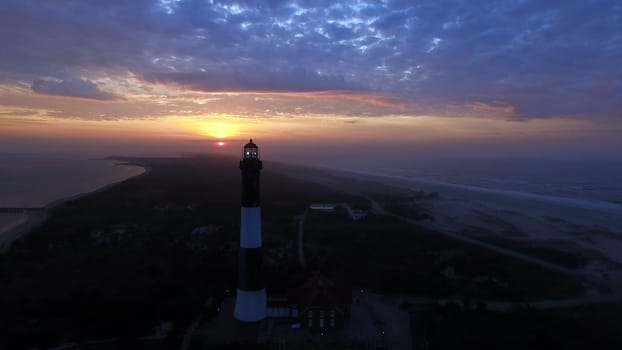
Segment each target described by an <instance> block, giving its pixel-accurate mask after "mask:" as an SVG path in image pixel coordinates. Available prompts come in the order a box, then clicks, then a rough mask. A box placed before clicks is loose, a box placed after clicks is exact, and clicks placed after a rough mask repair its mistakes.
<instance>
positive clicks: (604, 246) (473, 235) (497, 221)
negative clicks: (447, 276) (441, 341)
mask: <svg viewBox="0 0 622 350" xmlns="http://www.w3.org/2000/svg"><path fill="white" fill-rule="evenodd" d="M296 176H298V177H301V178H304V179H305V180H309V181H314V182H316V183H321V184H323V185H327V186H332V187H335V188H341V189H346V190H349V191H351V192H353V193H359V194H364V195H369V194H370V193H379V192H383V191H389V192H390V190H388V188H393V189H394V190H396V189H397V191H398V192H400V191H401V194H402V195H405V196H406V197H408V196H411V198H416V197H417V195H415V193H420V191H422V192H423V193H425V194H432V193H435V195H433V196H428V197H424V198H418V199H414V201H411V202H409V203H404V204H405V205H408V206H414V207H415V208H417V211H419V212H420V213H425V214H428V215H429V216H431V217H432V218H433V219H422V220H417V221H416V223H417V225H419V226H421V227H425V228H428V229H431V230H434V231H436V232H443V233H446V234H450V235H455V236H459V237H464V238H465V240H474V241H478V242H482V243H483V244H491V245H494V246H500V247H509V248H510V249H512V250H514V249H517V250H523V251H526V252H528V253H529V254H531V253H533V252H535V251H538V252H537V253H542V251H552V250H555V251H562V252H565V253H568V254H569V255H572V256H581V257H585V259H586V260H589V263H588V264H587V266H583V267H582V269H583V270H584V271H585V272H588V273H593V274H596V275H601V274H603V273H606V274H607V275H609V276H611V277H613V276H618V277H620V278H621V279H622V273H621V271H622V270H621V267H622V205H620V204H618V203H612V202H607V201H599V200H592V199H586V198H572V197H565V196H559V195H552V194H546V195H545V194H539V193H532V192H525V191H516V190H508V189H498V188H497V189H495V188H487V187H481V186H473V185H465V184H460V183H449V182H445V181H442V180H437V179H434V178H421V177H413V176H399V175H392V174H383V173H377V172H371V171H361V170H357V171H353V170H345V169H335V168H332V169H328V168H322V169H321V171H318V172H313V171H300V172H296ZM374 184H380V185H374ZM383 186H384V187H383ZM372 197H373V196H372ZM376 211H378V208H376ZM615 278H617V277H615Z"/></svg>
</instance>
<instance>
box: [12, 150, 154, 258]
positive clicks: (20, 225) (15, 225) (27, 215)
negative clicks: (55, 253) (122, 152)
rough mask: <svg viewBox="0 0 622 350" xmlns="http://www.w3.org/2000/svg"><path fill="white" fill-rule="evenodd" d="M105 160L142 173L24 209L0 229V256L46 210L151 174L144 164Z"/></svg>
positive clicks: (43, 217)
mask: <svg viewBox="0 0 622 350" xmlns="http://www.w3.org/2000/svg"><path fill="white" fill-rule="evenodd" d="M106 160H109V161H113V162H114V165H115V166H129V167H137V168H141V169H142V171H141V172H139V173H137V174H134V175H131V176H129V177H126V178H124V179H122V180H120V181H115V182H111V183H108V184H105V185H103V186H101V187H98V188H96V189H94V190H92V191H86V192H82V193H78V194H74V195H70V196H67V197H63V198H59V199H56V200H53V201H51V202H49V203H47V204H46V205H45V206H43V207H42V208H32V210H28V209H27V208H24V209H25V210H24V212H23V213H22V215H23V216H24V217H22V218H20V219H19V220H18V221H15V222H12V223H10V224H9V225H7V226H6V227H3V228H0V254H4V253H6V252H7V251H8V250H9V249H10V248H11V245H12V244H13V243H14V242H15V241H17V240H18V239H20V238H22V237H24V236H25V235H27V234H29V233H30V232H31V231H32V230H34V229H35V228H37V227H39V226H40V225H42V224H43V223H44V222H45V221H46V220H47V218H48V214H47V211H48V210H50V209H53V208H55V207H58V206H61V205H63V204H64V203H67V202H70V201H73V200H77V199H80V198H83V197H86V196H90V195H93V194H96V193H99V192H103V191H106V190H108V189H110V188H112V187H114V186H116V185H119V184H121V183H123V182H125V181H127V180H129V179H133V178H137V177H140V176H144V175H147V174H149V172H151V168H150V167H149V166H147V165H145V164H139V163H136V162H127V161H120V160H118V159H115V158H107V159H106Z"/></svg>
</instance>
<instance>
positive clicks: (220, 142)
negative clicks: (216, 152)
mask: <svg viewBox="0 0 622 350" xmlns="http://www.w3.org/2000/svg"><path fill="white" fill-rule="evenodd" d="M217 145H218V146H219V147H222V146H224V145H225V143H224V142H222V141H218V143H217Z"/></svg>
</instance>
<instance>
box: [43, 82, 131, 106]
mask: <svg viewBox="0 0 622 350" xmlns="http://www.w3.org/2000/svg"><path fill="white" fill-rule="evenodd" d="M32 91H34V92H36V93H38V94H44V95H55V96H67V97H80V98H87V99H93V100H101V101H106V100H116V99H118V98H119V97H118V96H116V95H114V94H111V93H108V92H105V91H101V90H100V89H99V87H98V86H97V85H96V84H95V83H93V82H91V81H89V80H86V79H66V80H59V79H54V80H53V79H35V80H34V81H33V82H32Z"/></svg>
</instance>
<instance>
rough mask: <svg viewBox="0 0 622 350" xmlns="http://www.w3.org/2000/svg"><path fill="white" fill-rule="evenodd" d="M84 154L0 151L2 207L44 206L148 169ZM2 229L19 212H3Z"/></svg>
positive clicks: (12, 222) (0, 229) (0, 225)
mask: <svg viewBox="0 0 622 350" xmlns="http://www.w3.org/2000/svg"><path fill="white" fill-rule="evenodd" d="M116 163H118V162H116V161H112V160H107V159H101V158H100V159H95V158H91V157H88V156H84V155H80V156H77V155H50V154H15V153H0V208H32V207H43V206H45V205H47V204H50V203H52V202H54V201H57V200H59V199H63V198H68V197H72V196H75V195H78V194H82V193H87V192H92V191H95V190H97V189H99V188H101V187H103V186H106V185H108V184H111V183H115V182H119V181H122V180H125V179H127V178H130V177H132V176H136V175H138V174H141V173H143V172H144V169H143V168H141V167H137V166H128V165H119V164H116ZM0 216H1V217H0V232H2V228H3V227H8V226H10V225H12V224H14V223H15V221H17V220H20V219H22V217H21V215H19V214H7V213H3V214H0Z"/></svg>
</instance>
